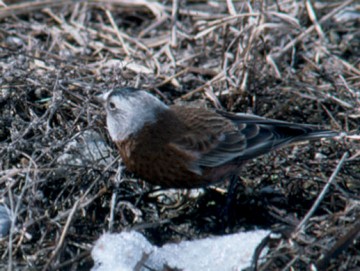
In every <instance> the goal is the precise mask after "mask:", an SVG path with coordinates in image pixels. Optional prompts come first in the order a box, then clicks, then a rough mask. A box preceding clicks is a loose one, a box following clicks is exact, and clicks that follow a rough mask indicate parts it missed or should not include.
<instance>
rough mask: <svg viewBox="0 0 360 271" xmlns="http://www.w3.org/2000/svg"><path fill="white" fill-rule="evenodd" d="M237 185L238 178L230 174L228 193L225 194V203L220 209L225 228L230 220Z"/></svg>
mask: <svg viewBox="0 0 360 271" xmlns="http://www.w3.org/2000/svg"><path fill="white" fill-rule="evenodd" d="M238 185H239V178H238V176H237V175H232V176H231V177H230V184H229V187H228V193H227V195H226V203H225V207H224V209H223V211H222V217H223V218H224V220H223V221H224V227H225V228H226V227H227V226H229V222H231V220H233V219H231V218H232V217H231V216H232V215H231V214H232V211H231V208H232V206H233V205H234V202H233V201H234V199H236V191H237V187H238Z"/></svg>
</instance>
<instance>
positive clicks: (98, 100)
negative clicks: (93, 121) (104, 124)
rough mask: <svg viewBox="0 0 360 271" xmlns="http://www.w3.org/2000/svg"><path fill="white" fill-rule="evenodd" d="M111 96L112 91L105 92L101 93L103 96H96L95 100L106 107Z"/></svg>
mask: <svg viewBox="0 0 360 271" xmlns="http://www.w3.org/2000/svg"><path fill="white" fill-rule="evenodd" d="M109 94H110V91H108V92H105V93H101V94H98V95H95V96H94V99H95V101H97V102H98V103H101V104H103V105H104V104H105V102H106V100H107V98H108V96H109Z"/></svg>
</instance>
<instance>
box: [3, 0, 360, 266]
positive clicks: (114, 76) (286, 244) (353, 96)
mask: <svg viewBox="0 0 360 271" xmlns="http://www.w3.org/2000/svg"><path fill="white" fill-rule="evenodd" d="M0 5H1V6H2V7H1V8H0V200H1V203H2V204H3V206H7V207H8V208H9V210H10V213H11V217H12V224H11V227H10V234H9V235H6V236H5V237H3V238H2V239H1V240H0V252H1V253H0V257H1V258H0V269H2V270H3V269H5V268H9V269H8V270H11V269H13V270H21V269H26V270H28V269H29V268H30V269H35V270H41V269H42V270H88V269H89V268H91V266H92V260H91V257H90V255H89V252H90V250H91V247H92V245H93V243H94V241H95V240H96V239H97V238H98V237H99V236H100V235H101V234H102V233H103V232H105V231H113V232H120V231H122V230H126V229H137V230H139V231H140V232H142V233H144V234H145V235H146V236H147V237H148V238H149V240H151V241H152V242H153V243H154V244H157V245H161V244H164V243H167V242H174V241H179V240H184V239H187V240H191V239H197V238H200V237H206V236H209V235H221V234H226V233H231V232H237V231H240V230H246V229H254V228H267V229H268V228H272V229H273V230H274V231H276V232H279V233H280V234H279V236H278V238H275V239H271V240H269V242H268V243H267V245H268V247H269V250H268V251H267V253H266V254H265V257H264V259H263V261H262V262H261V263H259V266H258V270H288V269H291V268H292V270H309V268H310V267H311V266H312V265H315V266H316V267H317V268H318V270H358V269H357V268H359V266H360V255H359V250H360V242H359V231H360V222H359V221H360V204H359V192H360V138H359V123H360V17H359V12H360V6H359V3H358V2H357V1H355V0H353V1H351V0H349V1H343V0H338V1H325V0H324V1H315V0H314V1H295V0H288V1H285V0H269V1H235V0H233V1H231V0H230V1H206V0H198V1H196V0H193V1H175V2H174V3H172V2H171V1H161V2H155V1H149V2H145V1H137V2H136V1H112V0H104V1H101V0H100V1H95V0H94V1H91V0H89V1H66V0H65V1H36V2H35V1H24V2H21V1H0ZM122 86H136V87H141V88H144V89H147V90H148V91H150V92H152V93H153V94H156V95H158V96H159V97H160V98H161V99H163V100H164V101H165V102H166V103H169V104H170V103H185V104H197V105H198V104H201V106H207V107H209V108H215V107H216V108H223V109H224V110H228V111H233V112H251V113H254V114H257V115H261V116H265V117H268V118H275V119H281V120H286V121H291V122H298V123H311V124H318V125H320V126H322V127H325V128H328V129H333V130H337V131H343V132H346V133H347V134H348V136H345V137H343V138H342V139H337V140H322V141H317V142H312V143H305V144H298V145H296V146H292V147H288V148H285V149H282V150H279V151H276V152H274V153H271V154H269V155H266V156H264V157H261V158H258V159H256V160H254V161H251V162H249V163H248V165H247V166H246V167H245V168H244V170H243V174H242V176H241V178H239V182H238V185H237V187H234V188H232V191H231V194H232V196H231V198H232V201H231V203H230V204H229V203H228V198H229V196H228V193H227V192H226V191H227V187H228V184H226V183H224V184H221V185H219V186H216V187H214V186H213V187H207V188H204V191H203V192H202V193H200V195H198V196H196V197H194V196H193V195H192V194H191V193H189V192H188V191H180V190H178V191H175V192H174V191H172V193H170V192H169V191H167V190H163V189H161V188H156V187H151V186H150V185H149V184H147V183H146V182H144V181H142V180H137V179H135V178H134V177H133V176H132V175H131V173H128V172H126V171H121V170H119V166H120V165H121V161H120V160H119V159H118V154H117V151H116V149H115V148H114V145H113V144H112V142H111V140H110V139H109V136H108V134H107V131H106V127H105V123H104V117H105V115H104V111H103V110H102V108H101V106H100V105H98V104H96V103H95V101H94V99H93V98H94V95H95V94H97V93H101V92H103V91H105V90H109V89H112V88H115V87H122ZM94 142H95V145H96V146H97V147H99V149H100V147H101V156H100V158H96V159H95V158H94V157H92V156H93V155H92V154H93V152H86V150H85V149H87V148H88V146H89V145H91V144H93V143H94ZM89 148H90V147H89ZM64 155H65V156H64ZM89 156H91V157H89ZM105 156H106V157H105ZM64 157H65V158H64ZM342 157H343V158H344V159H345V160H342V161H340V160H341V158H342ZM75 160H76V161H75ZM104 161H105V162H104ZM332 175H333V178H331V176H332ZM327 183H329V184H330V185H329V186H326V184H327ZM324 187H325V188H326V190H325V192H326V194H325V196H324V197H322V198H319V201H318V202H317V203H316V204H315V201H316V199H317V198H318V196H319V194H320V192H321V191H322V190H323V189H324ZM312 207H313V212H311V216H310V219H306V214H307V213H308V212H309V210H311V208H312ZM224 209H225V210H226V211H225V212H224ZM304 218H305V219H304ZM300 223H302V224H301V225H302V226H301V227H299V224H300ZM239 253H241V252H239Z"/></svg>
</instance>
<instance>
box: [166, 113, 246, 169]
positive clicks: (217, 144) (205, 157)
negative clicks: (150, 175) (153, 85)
mask: <svg viewBox="0 0 360 271" xmlns="http://www.w3.org/2000/svg"><path fill="white" fill-rule="evenodd" d="M171 109H172V111H173V112H175V114H176V116H177V117H178V119H179V120H181V122H182V123H183V125H184V126H185V127H186V131H187V132H185V133H183V134H181V135H180V136H179V137H177V139H175V140H173V141H172V142H171V143H170V146H171V147H173V148H176V149H179V150H181V151H185V152H187V153H189V154H191V156H192V157H195V158H196V159H195V161H194V165H192V167H193V168H194V170H193V171H197V170H196V169H197V167H199V166H206V167H216V166H219V165H221V164H224V163H226V162H228V161H230V160H233V159H234V158H236V157H237V156H238V155H239V153H241V152H242V151H243V150H244V149H245V148H246V137H245V136H244V135H243V134H242V133H240V132H239V129H238V127H237V126H236V125H234V123H233V122H232V121H231V120H228V119H227V118H224V117H223V116H221V115H220V114H218V113H216V112H214V111H207V110H204V109H199V108H187V109H186V110H184V108H183V107H180V106H172V107H171Z"/></svg>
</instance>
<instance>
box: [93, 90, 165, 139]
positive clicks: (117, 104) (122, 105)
mask: <svg viewBox="0 0 360 271" xmlns="http://www.w3.org/2000/svg"><path fill="white" fill-rule="evenodd" d="M97 100H98V101H100V102H101V103H102V104H103V105H104V107H105V109H106V124H107V127H108V130H109V134H110V136H111V138H112V140H114V141H121V140H124V139H126V138H127V137H128V136H130V135H131V134H136V132H138V131H139V130H140V129H141V128H142V127H144V125H145V124H147V123H153V122H155V121H156V115H157V114H158V113H159V112H161V111H163V110H166V109H167V108H168V107H167V106H166V105H165V104H164V103H163V102H161V101H160V100H159V99H157V98H156V97H155V96H153V95H151V94H150V93H148V92H146V91H144V90H138V89H135V88H122V89H115V90H111V91H108V92H106V93H104V94H101V95H99V96H97Z"/></svg>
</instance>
